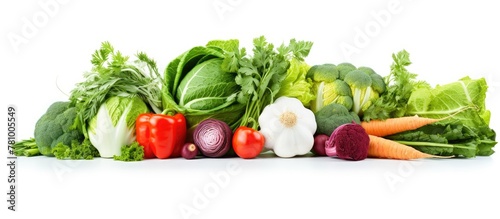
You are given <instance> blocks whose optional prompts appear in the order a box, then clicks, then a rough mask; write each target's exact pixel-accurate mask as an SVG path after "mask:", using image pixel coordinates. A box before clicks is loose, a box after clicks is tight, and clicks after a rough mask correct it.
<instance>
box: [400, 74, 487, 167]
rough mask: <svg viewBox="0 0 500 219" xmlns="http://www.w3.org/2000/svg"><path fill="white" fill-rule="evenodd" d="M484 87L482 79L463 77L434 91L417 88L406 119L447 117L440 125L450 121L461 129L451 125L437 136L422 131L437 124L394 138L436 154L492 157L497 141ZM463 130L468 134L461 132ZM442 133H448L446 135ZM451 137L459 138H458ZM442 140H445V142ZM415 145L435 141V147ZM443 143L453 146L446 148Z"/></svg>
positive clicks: (484, 82) (431, 145)
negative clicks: (456, 123)
mask: <svg viewBox="0 0 500 219" xmlns="http://www.w3.org/2000/svg"><path fill="white" fill-rule="evenodd" d="M487 88H488V86H487V84H486V80H485V79H484V78H480V79H476V80H474V79H471V78H470V77H464V78H462V79H460V80H459V81H456V82H453V83H449V84H445V85H441V86H439V85H438V86H436V87H435V88H431V87H420V88H418V89H416V90H415V91H414V92H413V93H412V94H411V96H410V99H409V100H408V106H407V111H406V113H405V114H406V115H407V116H412V115H418V116H422V117H428V118H448V117H449V119H446V120H443V121H442V122H444V123H447V124H452V123H453V122H452V121H456V122H458V123H460V124H461V125H463V127H462V128H460V127H459V126H456V127H455V126H450V127H449V128H448V129H446V130H443V132H440V133H428V132H426V131H425V130H427V129H428V128H432V129H435V128H436V125H431V126H426V127H427V128H426V127H424V128H423V129H418V130H415V131H410V132H407V133H405V134H404V135H405V136H404V137H403V134H401V135H399V137H397V138H398V140H404V141H414V142H413V143H412V142H406V143H408V145H410V146H416V148H417V149H419V150H422V151H424V152H428V153H430V154H436V155H457V156H464V157H474V156H477V155H478V156H489V155H491V154H493V153H494V151H493V149H492V148H493V147H494V146H495V145H496V143H497V142H496V141H495V137H496V134H495V131H494V130H492V129H491V128H490V127H489V122H490V115H491V112H490V111H489V110H487V109H486V106H485V100H486V91H487ZM450 120H452V121H450ZM464 130H470V131H466V132H463V131H464ZM445 133H447V134H446V135H445ZM416 136H418V137H416ZM400 137H401V138H400ZM454 137H459V139H455V138H454ZM392 138H394V136H393V137H392ZM445 139H446V141H444V140H445ZM415 142H434V143H435V144H423V143H422V144H417V143H415ZM440 144H443V145H440ZM445 144H448V145H451V146H452V147H450V148H448V149H445V148H446V147H445ZM441 146H442V147H441ZM429 150H431V151H429ZM472 152H474V153H472Z"/></svg>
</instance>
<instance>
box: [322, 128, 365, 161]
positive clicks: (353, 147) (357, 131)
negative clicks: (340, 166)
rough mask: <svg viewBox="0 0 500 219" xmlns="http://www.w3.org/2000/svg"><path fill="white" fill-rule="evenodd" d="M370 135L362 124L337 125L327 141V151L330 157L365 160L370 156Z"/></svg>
mask: <svg viewBox="0 0 500 219" xmlns="http://www.w3.org/2000/svg"><path fill="white" fill-rule="evenodd" d="M369 144H370V137H369V136H368V134H367V133H366V131H365V129H364V128H363V127H361V125H359V124H356V123H354V122H353V123H349V124H344V125H341V126H339V127H337V128H336V129H335V130H334V131H333V133H332V135H330V138H329V139H328V140H327V141H326V142H325V152H326V155H328V156H329V157H338V158H341V159H344V160H363V159H365V158H366V157H367V156H368V145H369Z"/></svg>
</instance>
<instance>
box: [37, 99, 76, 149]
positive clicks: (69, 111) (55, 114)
mask: <svg viewBox="0 0 500 219" xmlns="http://www.w3.org/2000/svg"><path fill="white" fill-rule="evenodd" d="M76 114H77V111H76V108H75V107H70V103H69V102H55V103H53V104H52V105H50V107H49V108H48V109H47V112H46V113H45V114H44V115H42V117H40V119H38V121H37V123H36V125H35V142H36V145H37V146H38V150H39V151H40V153H41V154H43V155H45V156H53V153H52V148H53V147H55V146H56V145H57V144H59V143H62V144H64V145H71V142H72V141H73V140H78V141H79V142H81V141H82V140H83V139H84V135H83V134H82V133H81V132H80V131H79V130H77V129H76V128H75V127H76V126H74V125H73V124H74V123H75V119H76Z"/></svg>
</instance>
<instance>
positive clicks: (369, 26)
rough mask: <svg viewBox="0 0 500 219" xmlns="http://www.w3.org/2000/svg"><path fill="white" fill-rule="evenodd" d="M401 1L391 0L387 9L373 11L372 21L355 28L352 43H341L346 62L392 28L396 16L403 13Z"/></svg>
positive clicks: (371, 13)
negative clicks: (384, 30)
mask: <svg viewBox="0 0 500 219" xmlns="http://www.w3.org/2000/svg"><path fill="white" fill-rule="evenodd" d="M403 9H404V8H403V7H402V6H401V1H399V0H391V1H389V2H388V3H387V6H386V8H385V9H381V10H379V11H371V12H370V15H371V18H372V20H370V21H368V22H366V23H365V24H364V26H362V27H359V26H356V27H354V37H353V39H352V41H351V42H341V43H340V50H341V51H342V54H343V55H344V58H345V60H351V56H352V55H354V54H359V53H361V50H362V49H364V48H366V47H368V46H369V45H370V43H371V42H372V40H373V38H376V37H378V36H379V35H380V34H381V33H382V30H383V28H387V27H389V26H390V24H391V21H392V20H393V18H394V16H395V15H397V14H400V13H401V12H402V11H403Z"/></svg>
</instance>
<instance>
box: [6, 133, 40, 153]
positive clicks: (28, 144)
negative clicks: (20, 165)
mask: <svg viewBox="0 0 500 219" xmlns="http://www.w3.org/2000/svg"><path fill="white" fill-rule="evenodd" d="M12 147H13V149H14V155H16V156H26V157H32V156H37V155H40V151H39V150H38V146H37V145H36V142H35V139H34V138H30V139H25V140H22V141H18V142H16V143H15V144H14V145H12Z"/></svg>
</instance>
